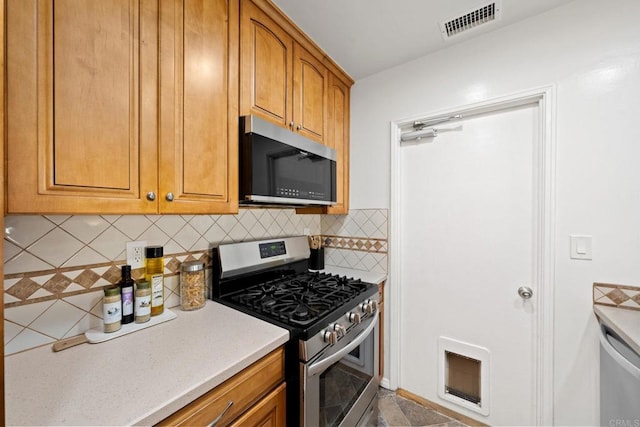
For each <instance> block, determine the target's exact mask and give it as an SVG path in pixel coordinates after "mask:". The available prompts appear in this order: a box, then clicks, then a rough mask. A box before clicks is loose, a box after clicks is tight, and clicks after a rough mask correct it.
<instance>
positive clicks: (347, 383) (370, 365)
mask: <svg viewBox="0 0 640 427" xmlns="http://www.w3.org/2000/svg"><path fill="white" fill-rule="evenodd" d="M367 320H368V321H369V322H368V323H366V324H365V323H364V322H363V323H361V324H360V325H358V326H361V328H359V329H360V332H359V333H357V332H356V335H355V337H353V338H350V341H347V342H346V343H344V344H342V348H339V349H338V350H337V351H335V352H334V353H332V354H329V355H323V356H322V357H321V358H320V359H319V360H314V361H312V362H310V363H306V364H305V363H301V365H300V369H301V379H302V381H303V384H302V390H303V395H302V396H301V397H302V402H301V405H302V414H301V418H302V419H303V422H302V425H304V426H306V427H314V426H364V425H371V426H375V425H377V418H378V399H377V393H378V385H379V378H378V373H377V370H376V366H378V332H377V330H378V316H377V314H376V315H374V316H372V317H370V318H369V319H367ZM345 338H349V335H347V337H345ZM341 341H344V339H343V340H341ZM341 341H340V342H338V346H339V345H340V344H341Z"/></svg>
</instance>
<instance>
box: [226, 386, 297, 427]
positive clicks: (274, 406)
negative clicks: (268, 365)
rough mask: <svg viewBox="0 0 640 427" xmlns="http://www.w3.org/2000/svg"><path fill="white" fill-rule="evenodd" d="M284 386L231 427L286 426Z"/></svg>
mask: <svg viewBox="0 0 640 427" xmlns="http://www.w3.org/2000/svg"><path fill="white" fill-rule="evenodd" d="M286 409H287V408H286V385H285V383H282V384H280V386H278V388H276V389H275V390H273V391H272V392H271V393H269V395H268V396H265V398H264V399H262V400H261V401H260V402H258V403H256V404H255V405H254V406H253V407H252V408H251V409H249V410H248V411H247V412H245V413H244V414H243V415H242V416H241V417H240V418H239V419H237V420H236V421H235V422H234V423H233V424H231V426H232V427H284V426H285V425H286V419H287V418H286Z"/></svg>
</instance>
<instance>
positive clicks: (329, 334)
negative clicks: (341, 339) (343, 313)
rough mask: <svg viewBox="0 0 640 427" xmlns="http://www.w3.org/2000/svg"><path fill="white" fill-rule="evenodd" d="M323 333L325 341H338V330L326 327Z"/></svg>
mask: <svg viewBox="0 0 640 427" xmlns="http://www.w3.org/2000/svg"><path fill="white" fill-rule="evenodd" d="M322 335H323V336H322V338H323V339H324V342H326V343H329V344H331V345H333V344H337V343H338V333H337V332H336V331H332V330H330V329H326V330H325V331H324V332H323V333H322Z"/></svg>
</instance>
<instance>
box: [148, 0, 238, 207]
mask: <svg viewBox="0 0 640 427" xmlns="http://www.w3.org/2000/svg"><path fill="white" fill-rule="evenodd" d="M238 20H239V17H238V2H237V1H233V0H163V1H162V3H161V8H160V26H161V27H160V28H161V29H160V119H161V120H160V153H159V156H160V161H159V169H160V171H159V189H160V192H159V211H160V213H211V212H216V213H230V212H237V210H238V202H237V198H238V189H237V187H238V181H237V175H238V157H237V151H238V148H237V147H238V104H237V99H238V83H237V82H238V78H237V73H238V37H239V35H238V27H239V23H238Z"/></svg>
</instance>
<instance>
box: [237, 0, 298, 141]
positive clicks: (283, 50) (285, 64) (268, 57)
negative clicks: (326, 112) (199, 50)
mask: <svg viewBox="0 0 640 427" xmlns="http://www.w3.org/2000/svg"><path fill="white" fill-rule="evenodd" d="M292 73H293V40H292V38H291V36H289V35H288V34H287V33H286V32H285V31H284V30H283V29H282V28H281V27H280V26H279V25H278V24H276V23H275V22H274V21H273V20H272V19H271V18H270V17H269V16H267V15H266V14H265V13H264V12H263V11H262V10H260V9H259V8H258V7H257V6H255V5H254V4H253V3H252V2H251V1H250V0H243V1H242V3H241V7H240V114H241V115H248V114H256V115H258V116H260V117H262V118H264V119H265V120H269V121H271V122H273V123H275V124H277V125H280V126H282V127H284V128H289V129H291V125H292V120H293V117H292V110H291V108H292V105H291V103H292V96H293V79H292V75H293V74H292Z"/></svg>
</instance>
